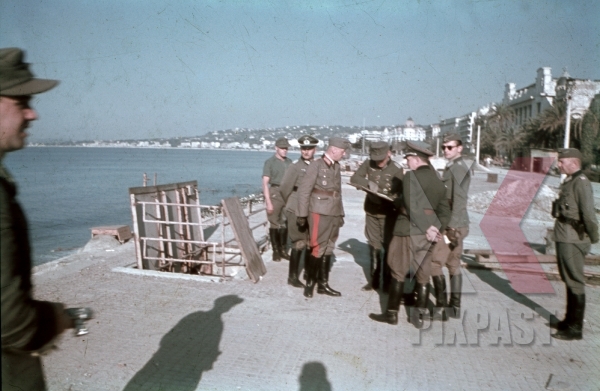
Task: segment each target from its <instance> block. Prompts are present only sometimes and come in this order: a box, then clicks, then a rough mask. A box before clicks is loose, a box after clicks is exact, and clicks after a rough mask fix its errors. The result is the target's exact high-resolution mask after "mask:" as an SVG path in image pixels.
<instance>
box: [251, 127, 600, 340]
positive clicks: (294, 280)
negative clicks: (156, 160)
mask: <svg viewBox="0 0 600 391" xmlns="http://www.w3.org/2000/svg"><path fill="white" fill-rule="evenodd" d="M318 143H319V140H317V139H316V138H314V137H312V136H309V135H304V136H302V137H300V138H299V139H298V144H299V146H300V152H301V157H300V159H298V160H297V161H296V162H294V163H292V161H291V160H290V159H289V158H288V157H287V150H288V148H289V146H290V144H289V142H288V140H287V139H285V138H280V139H278V140H277V141H276V144H275V155H274V156H273V157H271V158H270V159H268V160H267V161H266V162H265V165H264V170H263V191H264V194H265V202H266V208H267V216H268V220H269V223H270V237H271V243H272V247H273V260H274V261H280V260H281V259H289V261H290V262H289V274H288V284H290V285H292V286H294V287H298V288H304V296H306V297H308V298H310V297H312V296H313V291H314V287H315V285H317V287H318V288H317V292H318V293H320V294H326V295H330V296H341V293H340V292H338V291H336V290H334V289H332V288H331V287H330V286H329V284H328V280H329V278H328V277H329V271H330V268H331V255H332V254H333V249H334V248H335V243H336V240H337V238H338V235H339V230H340V227H342V225H343V222H344V208H343V205H342V197H341V190H342V186H341V174H340V165H339V161H340V160H341V159H342V158H343V156H344V152H345V151H346V150H347V149H348V148H349V147H350V143H349V142H348V141H347V140H345V139H343V138H339V137H332V138H330V139H329V144H328V147H327V149H326V151H325V152H324V153H323V155H322V156H321V157H319V158H316V159H315V153H316V147H317V145H318ZM442 150H443V154H444V157H445V158H446V159H447V164H446V166H445V168H444V169H443V171H442V172H441V173H438V171H436V169H435V168H434V167H433V166H432V164H431V162H430V158H431V157H432V156H433V155H434V153H433V152H432V151H431V150H430V148H429V145H427V144H425V143H421V142H412V141H408V142H406V145H405V149H404V156H405V158H406V166H407V169H404V168H403V167H402V166H400V165H399V164H397V163H396V162H395V161H394V160H392V152H391V150H390V147H389V144H388V143H386V142H383V141H380V142H374V143H372V144H371V147H370V151H369V159H367V160H365V161H364V162H363V163H362V164H361V165H360V167H359V168H358V169H357V171H356V172H355V173H354V174H353V175H352V177H351V178H350V184H351V185H352V186H355V187H357V188H358V189H361V190H364V191H365V192H366V197H365V202H364V211H365V236H366V238H367V243H368V246H369V260H370V267H369V281H368V283H367V284H366V285H365V286H364V287H363V288H362V289H363V290H367V291H368V290H373V289H375V290H377V289H382V290H383V291H384V292H386V293H388V302H387V307H386V310H385V312H384V313H382V314H369V317H370V318H371V319H372V320H374V321H377V322H384V323H389V324H392V325H396V324H398V312H399V309H400V304H401V303H403V302H404V304H405V305H406V306H407V307H409V308H410V310H409V319H408V320H409V322H411V323H412V324H413V325H414V326H415V327H417V328H422V327H423V324H424V321H425V320H426V319H431V320H440V321H447V320H448V319H449V318H456V319H459V318H460V317H461V292H462V283H463V282H462V274H461V267H460V259H461V255H462V253H463V243H464V239H465V238H466V237H467V235H468V234H469V215H468V212H467V202H468V193H469V186H470V183H471V175H472V171H471V168H470V167H468V166H467V164H466V162H465V161H464V160H463V158H462V151H463V145H462V140H461V137H460V135H458V134H455V133H449V134H446V135H445V137H444V138H443V143H442ZM582 158H583V157H582V155H581V152H580V151H579V150H577V149H574V148H569V149H561V150H559V152H558V168H559V170H560V171H561V173H563V174H565V175H566V179H565V180H564V181H563V182H562V184H561V186H560V189H559V196H558V198H557V200H556V202H555V207H554V208H553V216H554V217H555V218H556V221H555V228H554V235H555V241H556V249H557V263H558V266H559V270H560V275H561V278H562V280H563V281H564V282H565V284H566V286H567V309H566V314H565V317H564V319H563V320H561V321H558V319H556V318H554V317H551V319H550V322H549V326H550V327H552V328H555V329H557V330H558V331H557V333H555V334H553V337H555V338H558V339H563V340H576V339H581V338H582V327H583V317H584V309H585V291H584V286H585V277H584V273H583V265H584V263H585V256H586V255H587V254H588V253H589V251H590V246H591V243H596V242H598V221H597V219H596V214H595V209H594V199H593V191H592V187H591V184H590V182H589V180H588V178H587V177H586V176H585V175H584V174H583V173H582V172H581V161H582ZM288 236H289V239H290V241H291V243H292V249H291V254H290V255H289V257H288V255H287V249H286V247H287V241H288ZM303 259H304V263H305V267H304V269H305V280H306V285H305V284H303V283H302V282H301V281H300V278H299V268H300V264H301V262H302V260H303ZM444 267H447V268H448V274H449V282H450V284H449V287H447V285H446V278H445V276H444V274H443V268H444ZM412 279H414V289H413V290H412V292H411V293H410V294H408V295H405V293H404V288H405V282H406V284H408V283H409V282H410V281H409V280H412ZM430 282H431V284H430ZM430 286H432V287H433V296H434V298H435V303H434V307H433V311H432V312H431V313H429V311H428V309H427V303H428V300H429V295H430V292H429V287H430ZM448 288H449V289H448Z"/></svg>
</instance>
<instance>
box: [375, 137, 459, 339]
mask: <svg viewBox="0 0 600 391" xmlns="http://www.w3.org/2000/svg"><path fill="white" fill-rule="evenodd" d="M405 156H406V160H407V163H408V167H409V168H410V171H408V172H407V173H405V175H404V179H403V180H402V194H401V196H400V197H397V198H396V199H395V201H394V204H395V206H396V208H398V210H399V211H400V213H399V214H398V219H397V220H396V224H395V226H394V237H393V238H392V241H391V243H390V245H389V252H388V255H387V263H388V265H389V267H390V269H391V271H392V281H391V283H390V289H389V299H388V304H387V309H386V311H385V312H384V313H383V314H381V315H379V314H370V315H369V317H370V318H371V319H373V320H375V321H378V322H385V323H389V324H398V311H399V309H400V301H401V298H402V295H403V292H404V278H405V276H406V274H407V272H408V271H409V270H410V271H411V276H413V275H415V274H416V280H417V281H416V284H415V292H414V295H415V302H414V308H412V309H411V310H410V311H409V314H410V318H409V319H410V321H411V322H412V323H413V324H414V325H415V327H417V328H422V327H423V321H424V319H425V315H426V312H427V301H428V296H429V292H428V289H427V287H428V286H429V277H430V269H431V254H432V252H433V249H434V247H435V243H436V242H438V241H440V240H441V238H442V236H441V232H443V231H444V230H445V228H446V225H447V224H448V221H449V220H450V209H449V207H448V200H447V199H446V188H445V187H444V183H443V182H442V181H441V179H440V178H438V176H437V174H436V172H435V171H434V170H433V168H432V167H431V166H430V165H429V157H430V156H433V152H431V150H430V149H429V148H428V146H427V145H426V144H424V143H420V142H412V141H409V142H407V143H406V151H405ZM405 305H406V303H405Z"/></svg>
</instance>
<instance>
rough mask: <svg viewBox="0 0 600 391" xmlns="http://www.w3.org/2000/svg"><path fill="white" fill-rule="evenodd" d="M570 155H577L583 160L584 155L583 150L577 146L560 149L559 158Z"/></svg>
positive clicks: (576, 156)
mask: <svg viewBox="0 0 600 391" xmlns="http://www.w3.org/2000/svg"><path fill="white" fill-rule="evenodd" d="M569 157H575V158H577V159H579V160H583V155H582V154H581V151H580V150H579V149H576V148H560V149H559V150H558V158H559V159H563V158H569Z"/></svg>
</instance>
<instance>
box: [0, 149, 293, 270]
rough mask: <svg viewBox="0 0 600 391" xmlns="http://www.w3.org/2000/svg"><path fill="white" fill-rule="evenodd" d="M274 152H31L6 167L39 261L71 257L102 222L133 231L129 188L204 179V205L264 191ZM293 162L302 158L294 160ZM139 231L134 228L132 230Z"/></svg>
mask: <svg viewBox="0 0 600 391" xmlns="http://www.w3.org/2000/svg"><path fill="white" fill-rule="evenodd" d="M272 153H273V152H252V151H222V150H201V149H198V150H185V149H181V150H180V149H174V150H173V149H141V148H131V149H129V148H128V149H120V148H50V147H48V148H46V147H30V148H26V149H24V150H21V151H18V152H13V153H10V154H8V155H7V156H6V157H5V159H4V164H5V166H6V167H7V168H8V170H9V171H10V172H11V173H12V175H13V176H14V177H15V179H16V181H17V184H18V191H19V193H18V194H19V195H18V197H19V200H20V202H21V205H22V206H23V208H24V209H25V212H26V213H27V217H28V220H29V227H30V238H31V241H32V246H33V257H34V262H35V264H42V263H46V262H49V261H52V260H54V259H58V258H61V257H64V256H66V255H69V254H71V253H73V252H75V251H76V250H77V248H80V247H82V246H84V245H85V244H86V243H87V241H88V240H89V239H90V236H91V231H90V229H91V228H92V227H95V226H100V225H117V224H127V225H129V226H130V227H131V226H132V219H131V210H130V206H129V193H128V189H129V188H130V187H138V186H142V185H143V183H142V180H143V174H144V173H147V175H148V179H149V180H148V185H153V180H154V173H156V174H157V178H158V184H166V183H173V182H185V181H192V180H197V181H198V188H199V190H200V203H201V204H203V205H216V204H218V203H219V202H220V201H221V199H223V198H226V197H231V196H234V195H237V196H239V197H243V196H247V195H249V194H253V193H254V194H256V193H259V192H261V191H262V190H261V175H262V167H263V164H264V161H265V160H266V159H267V158H268V157H269V156H270V155H271V154H272ZM290 157H291V158H292V159H295V158H296V157H294V156H290ZM132 228H133V227H132Z"/></svg>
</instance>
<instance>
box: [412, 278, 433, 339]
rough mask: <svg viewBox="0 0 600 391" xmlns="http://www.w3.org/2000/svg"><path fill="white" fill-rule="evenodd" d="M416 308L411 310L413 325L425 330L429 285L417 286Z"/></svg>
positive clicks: (417, 284)
mask: <svg viewBox="0 0 600 391" xmlns="http://www.w3.org/2000/svg"><path fill="white" fill-rule="evenodd" d="M415 294H416V298H415V306H414V307H412V308H411V309H410V317H411V323H412V324H413V325H414V326H415V327H416V328H418V329H421V328H423V322H424V320H425V316H427V299H428V298H429V284H419V283H418V282H417V283H416V284H415Z"/></svg>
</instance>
